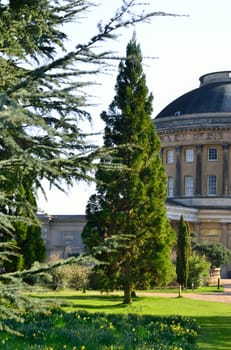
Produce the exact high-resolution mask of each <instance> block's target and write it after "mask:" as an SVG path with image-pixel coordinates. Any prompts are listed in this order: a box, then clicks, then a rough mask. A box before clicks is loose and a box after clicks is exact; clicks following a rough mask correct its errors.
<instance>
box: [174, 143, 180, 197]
mask: <svg viewBox="0 0 231 350" xmlns="http://www.w3.org/2000/svg"><path fill="white" fill-rule="evenodd" d="M175 149H176V184H175V196H176V197H180V196H181V146H176V148H175Z"/></svg>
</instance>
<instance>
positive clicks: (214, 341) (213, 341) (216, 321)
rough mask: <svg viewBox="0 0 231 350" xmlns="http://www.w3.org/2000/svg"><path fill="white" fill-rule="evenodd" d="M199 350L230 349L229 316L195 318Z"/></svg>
mask: <svg viewBox="0 0 231 350" xmlns="http://www.w3.org/2000/svg"><path fill="white" fill-rule="evenodd" d="M196 320H197V323H198V325H199V326H200V336H199V339H198V345H199V349H200V350H215V349H219V350H230V349H231V316H216V317H214V316H210V317H196Z"/></svg>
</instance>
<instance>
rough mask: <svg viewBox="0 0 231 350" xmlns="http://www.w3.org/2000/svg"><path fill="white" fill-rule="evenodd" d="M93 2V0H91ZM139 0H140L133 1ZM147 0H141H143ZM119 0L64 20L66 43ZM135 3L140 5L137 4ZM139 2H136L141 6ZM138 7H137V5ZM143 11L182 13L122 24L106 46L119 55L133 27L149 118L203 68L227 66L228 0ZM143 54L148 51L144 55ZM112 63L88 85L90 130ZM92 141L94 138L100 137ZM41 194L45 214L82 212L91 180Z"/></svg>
mask: <svg viewBox="0 0 231 350" xmlns="http://www.w3.org/2000/svg"><path fill="white" fill-rule="evenodd" d="M93 2H94V3H98V1H93ZM137 2H140V1H137ZM144 2H145V3H147V2H146V1H144ZM121 5H122V0H101V2H100V5H99V6H98V7H96V8H94V10H92V12H91V13H88V15H87V16H86V17H85V18H83V20H82V21H81V22H79V23H75V24H72V25H69V26H68V27H67V29H66V30H67V33H68V34H69V36H70V41H69V43H68V45H70V48H71V46H72V45H74V44H75V43H76V44H77V43H79V42H87V41H88V39H90V37H91V36H92V35H94V34H96V32H97V29H96V28H97V23H99V22H100V21H101V20H102V21H103V22H104V23H106V22H107V19H108V18H111V17H112V16H113V14H114V12H115V10H116V9H117V8H119V7H120V6H121ZM139 8H140V7H139ZM141 8H142V7H141ZM141 8H140V9H141ZM143 8H144V9H145V11H147V12H149V11H150V12H165V13H170V14H177V15H182V16H179V17H178V16H176V17H172V16H155V17H153V18H152V20H151V22H150V23H141V24H138V25H137V26H136V27H135V28H134V27H132V28H130V29H123V30H122V31H120V32H119V34H120V35H119V37H118V39H117V40H116V41H113V42H111V41H110V43H108V44H107V46H106V48H107V49H110V50H113V51H116V52H118V54H120V55H125V53H126V46H127V44H128V42H129V40H130V39H131V38H132V34H133V31H134V29H135V31H136V38H137V42H138V43H139V44H140V47H141V52H142V55H143V57H144V59H143V70H144V72H145V75H146V81H147V86H148V89H149V92H150V93H152V94H153V96H154V102H153V110H154V111H153V115H152V118H155V116H156V115H157V114H158V113H159V112H160V111H161V110H162V109H163V108H164V107H166V106H167V105H168V104H169V103H170V102H172V101H173V100H174V99H176V98H177V97H179V96H181V95H183V94H184V93H186V92H188V91H190V90H193V89H195V88H197V87H199V78H200V77H201V76H202V75H204V74H207V73H211V72H216V71H224V70H231V40H230V35H231V19H230V17H231V1H230V0H220V1H216V0H174V1H173V0H155V1H154V0H149V5H148V6H145V7H143ZM148 57H152V59H151V58H148ZM117 75H118V70H117V67H116V66H115V69H114V70H113V71H112V72H111V74H110V75H107V76H105V75H104V76H101V77H97V82H99V83H100V85H97V87H95V88H94V89H95V90H94V95H95V97H94V99H95V101H94V102H95V103H96V104H97V106H96V107H94V108H92V109H91V110H90V113H91V115H92V119H93V123H92V126H91V127H89V125H85V126H83V127H87V128H90V129H89V130H91V131H92V132H103V128H104V124H103V122H102V121H101V120H100V117H99V115H100V113H101V112H102V111H103V110H107V108H108V106H109V104H110V103H111V101H112V99H113V97H114V94H115V92H114V86H115V82H116V77H117ZM96 142H99V143H100V139H97V140H96ZM45 189H46V195H47V200H45V199H44V197H43V196H42V195H41V194H39V196H38V207H39V209H40V210H41V211H42V212H45V213H47V214H53V215H55V214H84V213H85V208H86V204H87V201H88V199H89V197H90V195H91V194H93V193H94V192H95V186H94V185H93V184H92V185H89V184H86V183H83V182H80V183H79V182H78V183H76V184H75V185H74V187H72V188H70V189H66V192H67V193H66V194H65V193H62V192H60V191H58V190H56V189H54V188H51V189H50V188H49V187H48V186H47V185H46V184H45Z"/></svg>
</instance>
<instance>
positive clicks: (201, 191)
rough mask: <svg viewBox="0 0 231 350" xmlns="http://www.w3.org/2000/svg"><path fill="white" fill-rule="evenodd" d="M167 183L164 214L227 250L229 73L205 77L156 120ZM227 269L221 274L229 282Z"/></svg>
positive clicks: (230, 215)
mask: <svg viewBox="0 0 231 350" xmlns="http://www.w3.org/2000/svg"><path fill="white" fill-rule="evenodd" d="M154 124H155V125H156V128H157V132H158V134H159V137H160V140H161V144H162V160H163V164H164V167H165V169H166V174H167V179H168V196H167V203H166V204H167V214H168V217H169V219H170V220H171V222H172V225H173V227H176V225H177V222H178V221H179V218H180V216H181V214H183V216H184V219H185V221H187V222H188V223H189V224H190V227H191V231H192V232H193V233H195V234H196V235H197V236H198V238H199V239H201V240H212V241H216V242H222V243H223V244H224V245H225V246H226V247H227V248H229V249H231V71H223V72H215V73H210V74H206V75H203V76H202V77H201V78H200V86H199V87H198V88H196V89H194V90H192V91H189V92H188V93H186V94H184V95H183V96H180V97H179V98H177V99H176V100H174V101H173V102H171V103H170V104H169V105H168V106H167V107H166V108H164V109H163V110H162V111H161V112H160V113H159V114H158V115H157V116H156V118H155V119H154ZM230 271H231V264H228V265H227V266H226V267H225V268H224V269H223V272H222V275H223V277H227V276H230V274H231V272H230Z"/></svg>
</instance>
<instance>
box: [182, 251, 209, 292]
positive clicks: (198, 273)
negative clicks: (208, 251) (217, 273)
mask: <svg viewBox="0 0 231 350" xmlns="http://www.w3.org/2000/svg"><path fill="white" fill-rule="evenodd" d="M209 268H210V264H209V263H208V261H207V260H206V258H205V257H204V256H198V255H196V254H192V255H191V256H190V257H189V276H188V285H187V286H188V287H189V288H191V287H192V285H193V286H194V287H195V288H198V287H201V286H204V285H205V284H206V282H207V280H208V275H209Z"/></svg>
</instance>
